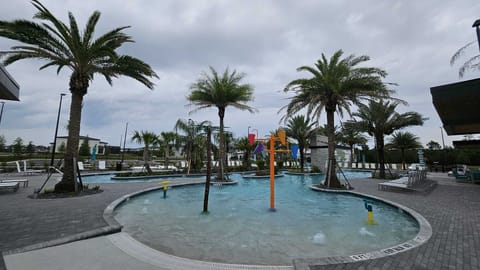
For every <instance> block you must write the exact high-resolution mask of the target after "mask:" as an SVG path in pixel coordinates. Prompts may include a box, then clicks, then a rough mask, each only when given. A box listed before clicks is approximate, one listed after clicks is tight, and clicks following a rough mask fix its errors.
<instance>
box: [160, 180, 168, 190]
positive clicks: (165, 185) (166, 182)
mask: <svg viewBox="0 0 480 270" xmlns="http://www.w3.org/2000/svg"><path fill="white" fill-rule="evenodd" d="M168 183H170V182H169V181H162V182H160V184H161V185H162V186H163V189H167V187H168Z"/></svg>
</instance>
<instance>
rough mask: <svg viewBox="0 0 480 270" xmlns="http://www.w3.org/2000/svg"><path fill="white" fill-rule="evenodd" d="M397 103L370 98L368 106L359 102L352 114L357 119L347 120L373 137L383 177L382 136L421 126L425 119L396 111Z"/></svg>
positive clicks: (381, 176)
mask: <svg viewBox="0 0 480 270" xmlns="http://www.w3.org/2000/svg"><path fill="white" fill-rule="evenodd" d="M399 104H400V101H384V100H379V101H374V100H371V101H370V102H369V104H368V106H367V105H365V104H359V105H358V111H357V112H355V113H354V114H353V116H355V117H358V120H355V121H350V122H349V123H350V124H351V125H353V127H354V128H356V129H357V130H360V131H363V132H367V133H368V135H370V136H373V137H374V138H375V142H376V148H377V152H378V162H379V163H380V178H385V149H384V147H385V142H384V136H385V135H390V134H392V133H393V132H394V131H397V130H399V129H402V128H404V127H408V126H415V125H419V126H421V125H423V122H424V120H426V118H422V115H420V114H419V113H417V112H406V113H402V114H400V113H397V112H396V111H395V109H396V108H397V106H398V105H399Z"/></svg>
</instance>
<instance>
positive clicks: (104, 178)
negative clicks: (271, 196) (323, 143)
mask: <svg viewBox="0 0 480 270" xmlns="http://www.w3.org/2000/svg"><path fill="white" fill-rule="evenodd" d="M343 173H344V175H345V177H347V179H351V178H369V177H371V175H372V173H371V172H370V171H354V170H350V171H343ZM337 174H338V177H339V178H340V180H343V179H344V178H343V175H341V174H340V173H337ZM114 175H115V174H95V175H85V176H82V181H83V183H85V184H93V183H125V182H158V181H159V179H166V178H168V179H172V180H174V179H180V178H181V179H184V178H202V177H205V175H198V174H191V175H168V176H159V177H158V178H139V179H121V180H114V179H111V178H112V176H114ZM315 177H316V179H320V178H319V177H325V176H324V175H323V174H322V175H320V176H315ZM265 178H269V176H266V177H265Z"/></svg>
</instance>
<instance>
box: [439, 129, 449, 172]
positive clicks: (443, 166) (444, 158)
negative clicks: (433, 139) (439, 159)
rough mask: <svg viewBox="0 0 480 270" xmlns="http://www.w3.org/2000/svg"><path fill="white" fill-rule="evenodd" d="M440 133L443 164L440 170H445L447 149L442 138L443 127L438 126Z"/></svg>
mask: <svg viewBox="0 0 480 270" xmlns="http://www.w3.org/2000/svg"><path fill="white" fill-rule="evenodd" d="M440 133H441V134H442V145H443V165H442V172H445V165H446V163H447V152H446V151H447V149H445V140H444V139H443V128H442V127H440Z"/></svg>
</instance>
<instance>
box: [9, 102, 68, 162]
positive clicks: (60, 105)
mask: <svg viewBox="0 0 480 270" xmlns="http://www.w3.org/2000/svg"><path fill="white" fill-rule="evenodd" d="M66 95H67V94H65V93H61V94H60V103H59V104H58V114H57V125H56V126H55V137H53V146H52V159H51V160H50V167H53V163H54V160H55V150H56V147H57V133H58V122H59V121H60V111H61V110H62V99H63V97H64V96H66ZM2 110H3V107H2Z"/></svg>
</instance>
